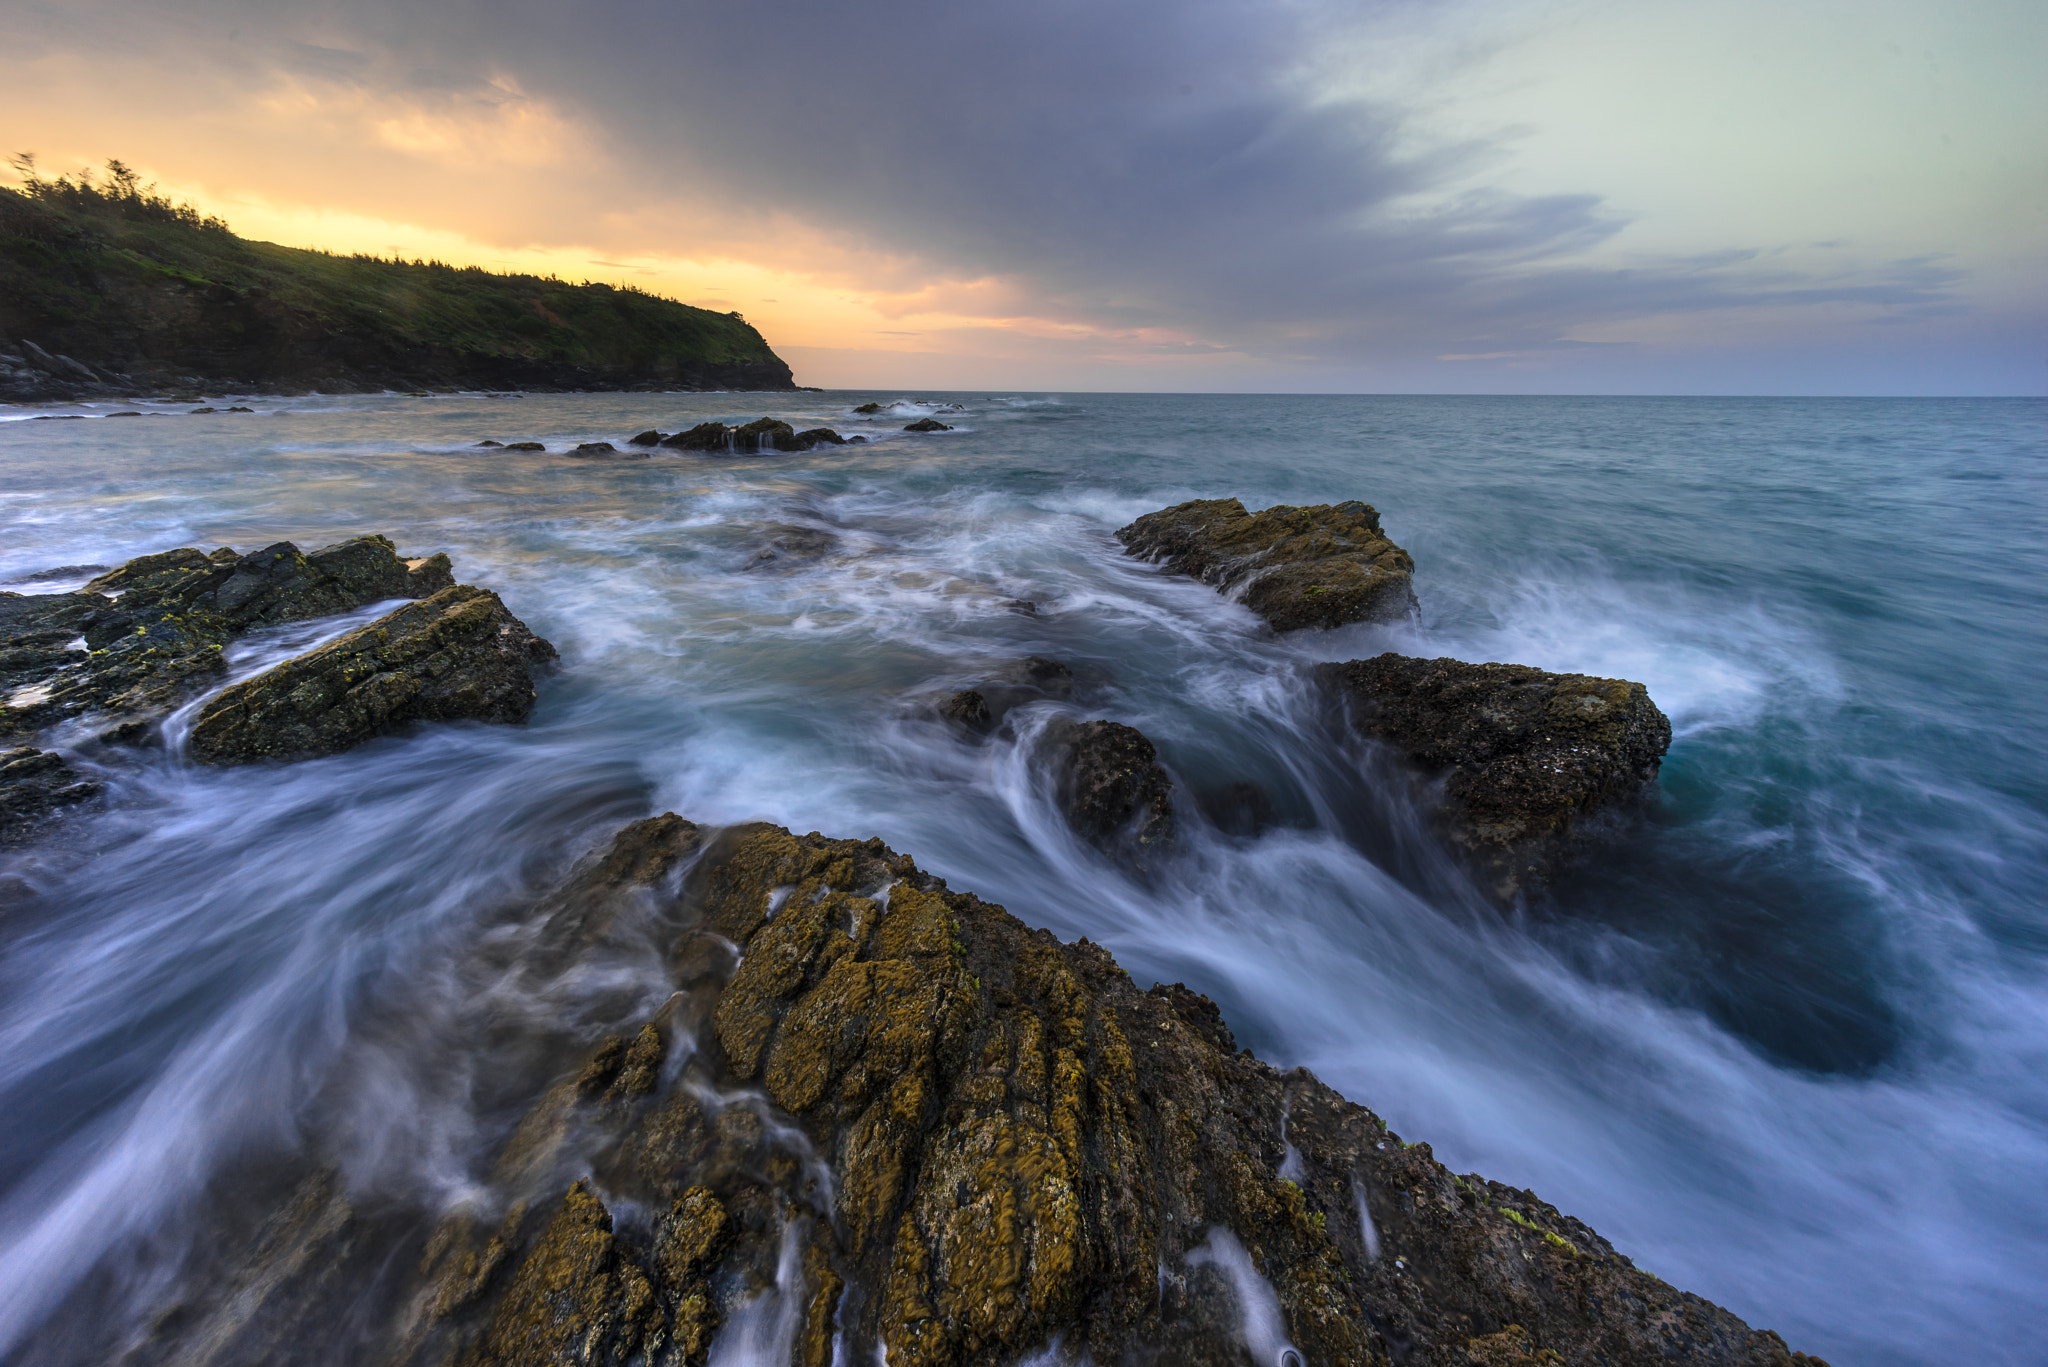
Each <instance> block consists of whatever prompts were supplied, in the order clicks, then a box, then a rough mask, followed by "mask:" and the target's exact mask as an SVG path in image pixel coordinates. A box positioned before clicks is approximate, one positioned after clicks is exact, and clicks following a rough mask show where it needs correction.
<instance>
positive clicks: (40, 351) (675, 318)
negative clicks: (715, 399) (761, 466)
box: [0, 190, 795, 402]
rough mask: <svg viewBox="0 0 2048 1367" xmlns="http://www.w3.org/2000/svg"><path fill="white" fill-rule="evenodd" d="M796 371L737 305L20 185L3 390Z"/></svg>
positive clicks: (643, 381) (678, 385) (27, 396)
mask: <svg viewBox="0 0 2048 1367" xmlns="http://www.w3.org/2000/svg"><path fill="white" fill-rule="evenodd" d="M67 362H68V363H67ZM794 387H795V385H794V381H793V379H792V377H791V375H790V371H789V367H788V366H787V365H786V364H784V363H783V361H782V359H781V358H780V357H778V356H777V355H776V354H775V353H774V352H773V351H771V350H770V349H769V347H768V343H767V342H766V341H765V340H763V339H762V337H761V334H760V333H758V332H756V331H755V330H754V329H753V328H752V327H749V326H748V325H747V324H746V323H745V322H744V321H743V320H741V319H740V318H739V317H737V316H736V315H731V314H721V313H712V312H710V311H708V310H705V309H699V308H692V307H690V306H689V305H686V304H679V303H675V302H674V301H672V300H667V299H659V298H656V297H654V296H652V295H647V294H640V293H638V292H635V291H630V290H618V289H614V288H612V287H611V286H609V285H602V284H593V285H570V284H566V283H563V282H561V281H558V280H545V279H541V278H539V277H537V276H530V275H495V274H492V273H490V272H487V271H483V270H479V269H476V268H463V269H457V268H454V267H448V266H440V265H420V264H405V263H401V262H395V261H382V260H373V259H369V258H362V257H344V256H329V255H327V254H325V253H321V252H312V251H301V250H298V249H295V248H291V247H279V246H275V245H273V244H271V243H267V242H250V241H246V240H244V239H242V238H239V237H236V236H234V235H233V234H232V233H229V232H226V231H224V230H222V229H221V228H219V227H218V226H214V227H207V226H196V225H193V224H189V223H177V222H152V221H135V220H130V219H125V218H122V217H120V216H119V215H117V214H111V213H94V212H89V211H85V210H80V209H76V208H67V207H64V206H62V205H58V204H52V203H47V202H43V201H38V200H34V199H30V198H27V197H25V196H23V195H21V194H18V193H16V192H14V191H11V190H0V400H12V401H15V402H27V401H36V400H45V399H67V398H82V397H93V396H96V395H99V394H105V395H109V396H113V395H127V394H134V393H137V392H140V391H146V390H151V389H188V390H189V389H206V390H212V391H214V392H220V391H223V390H247V391H252V392H279V393H281V392H303V391H306V390H321V391H325V392H330V393H336V392H343V393H345V392H349V391H358V390H382V389H417V388H464V389H528V390H549V389H557V390H559V389H649V390H661V389H774V390H786V389H792V388H794Z"/></svg>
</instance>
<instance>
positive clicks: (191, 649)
mask: <svg viewBox="0 0 2048 1367" xmlns="http://www.w3.org/2000/svg"><path fill="white" fill-rule="evenodd" d="M453 582H454V575H453V572H452V570H451V567H450V565H449V561H448V557H447V556H446V555H433V556H428V557H425V558H421V559H415V560H405V559H401V558H400V557H399V555H398V554H397V551H396V550H395V548H394V547H393V546H392V543H391V542H390V540H389V539H387V538H385V537H382V536H358V537H351V538H350V539H348V540H346V541H342V542H338V543H336V544H335V545H332V546H327V547H323V548H322V549H320V550H317V551H313V552H311V553H305V552H301V551H300V550H299V548H298V547H297V546H295V545H293V544H292V543H291V542H289V541H280V542H278V543H277V544H275V545H272V546H266V547H265V548H264V549H262V550H260V551H256V552H253V553H252V554H249V555H237V554H236V553H235V552H234V551H232V550H229V549H227V548H225V547H223V548H221V549H219V550H216V551H213V552H211V553H208V552H206V551H201V550H197V549H195V548H192V547H185V548H181V549H179V550H174V551H163V552H161V553H159V554H155V555H144V556H138V557H137V558H135V559H134V560H131V561H129V562H128V563H127V564H125V565H122V566H121V567H120V568H118V569H115V570H111V571H109V572H108V573H106V574H103V575H101V576H100V577H99V578H97V579H94V580H93V581H92V582H91V583H89V584H88V585H86V588H85V591H84V592H81V593H64V594H29V595H20V594H11V593H8V594H0V687H4V688H5V689H6V692H5V694H4V695H0V735H8V734H24V733H27V732H31V731H35V730H38V729H40V728H42V727H45V726H49V725H52V724H54V723H56V722H59V721H62V720H65V719H66V718H69V717H74V716H79V715H82V714H85V713H105V714H108V715H109V716H111V717H114V718H121V717H127V718H130V719H134V718H150V717H154V716H156V715H159V714H161V713H163V712H166V711H168V710H170V708H171V707H172V706H174V705H175V704H176V703H177V702H178V701H179V699H180V698H181V697H182V696H183V695H184V694H185V693H187V692H188V691H189V690H190V689H191V688H193V687H195V686H196V685H198V684H200V683H203V682H204V681H206V679H207V678H208V677H209V676H212V675H215V674H218V673H219V672H220V671H221V670H222V669H224V668H225V667H226V661H225V660H224V658H223V656H222V654H221V651H222V647H224V646H225V645H226V644H227V643H228V642H229V641H231V640H233V639H234V638H235V637H237V636H239V635H241V634H243V633H244V632H247V631H252V630H255V629H256V628H259V627H267V626H278V625H281V624H283V623H286V622H297V621H304V620H306V619H308V618H314V617H325V616H328V615H330V614H333V613H337V612H347V611H350V610H351V609H354V608H359V607H364V606H367V605H368V604H371V603H376V602H381V601H383V600H385V599H389V598H419V597H424V596H425V595H427V594H430V593H434V592H436V591H438V590H440V589H443V588H446V587H447V586H448V585H450V584H452V583H453ZM113 595H118V596H113Z"/></svg>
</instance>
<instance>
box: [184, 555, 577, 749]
mask: <svg viewBox="0 0 2048 1367" xmlns="http://www.w3.org/2000/svg"><path fill="white" fill-rule="evenodd" d="M554 658H555V648H554V647H553V646H551V645H549V644H548V643H547V642H546V641H544V640H542V639H541V638H539V637H538V636H535V635H534V634H533V633H532V632H530V631H528V630H527V629H526V624H525V623H524V622H521V621H520V620H519V619H518V618H516V617H514V616H513V615H512V614H511V613H510V612H509V611H507V610H506V608H505V605H504V603H502V602H501V601H499V599H498V595H497V594H495V593H492V592H490V591H489V590H487V589H479V588H474V587H472V586H470V585H467V584H455V585H451V586H450V587H448V588H444V589H442V590H441V591H440V592H438V593H436V594H435V595H434V596H433V597H431V598H427V599H423V600H421V601H418V602H413V603H408V604H406V605H405V606H404V607H402V608H399V609H398V610H397V611H396V612H392V613H390V614H388V615H387V616H384V617H380V618H378V619H377V620H376V621H374V622H372V623H370V624H369V625H367V626H364V627H360V628H358V629H357V630H355V631H352V632H350V633H348V634H347V635H346V636H343V637H341V638H339V639H337V640H334V641H330V642H328V643H327V644H326V645H324V646H321V647H320V648H319V649H317V650H313V651H310V652H308V653H307V654H304V655H301V656H299V657H297V658H296V659H292V660H287V661H285V662H284V663H283V664H281V665H278V666H277V667H276V668H274V669H271V670H269V671H267V672H265V673H263V674H259V675H257V676H256V677H255V678H253V679H248V680H245V681H244V682H242V683H238V684H235V685H234V686H232V687H230V688H228V689H225V690H223V691H222V692H221V694H220V695H219V696H218V697H216V698H214V699H213V700H212V701H210V702H208V703H207V704H206V707H205V709H204V710H202V711H201V712H200V714H199V719H198V720H197V721H196V722H194V723H193V726H192V738H191V746H192V755H193V757H194V758H195V759H198V760H199V761H201V762H202V763H206V764H247V763H250V762H252V761H256V760H265V759H292V758H298V757H303V756H311V755H328V754H333V753H335V752H337V751H340V750H346V749H349V748H351V747H353V746H356V745H360V744H362V743H363V742H364V741H366V740H369V739H371V738H372V737H373V736H377V735H380V734H382V733H384V732H386V731H389V730H392V729H394V728H396V727H398V726H402V725H404V724H406V723H408V722H415V721H458V720H466V719H475V720H478V721H491V722H507V723H516V722H523V721H525V720H526V718H527V715H528V714H529V713H530V712H532V710H533V699H534V688H533V676H532V673H531V670H532V668H533V666H535V665H539V664H542V663H544V662H546V661H548V660H552V659H554Z"/></svg>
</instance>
